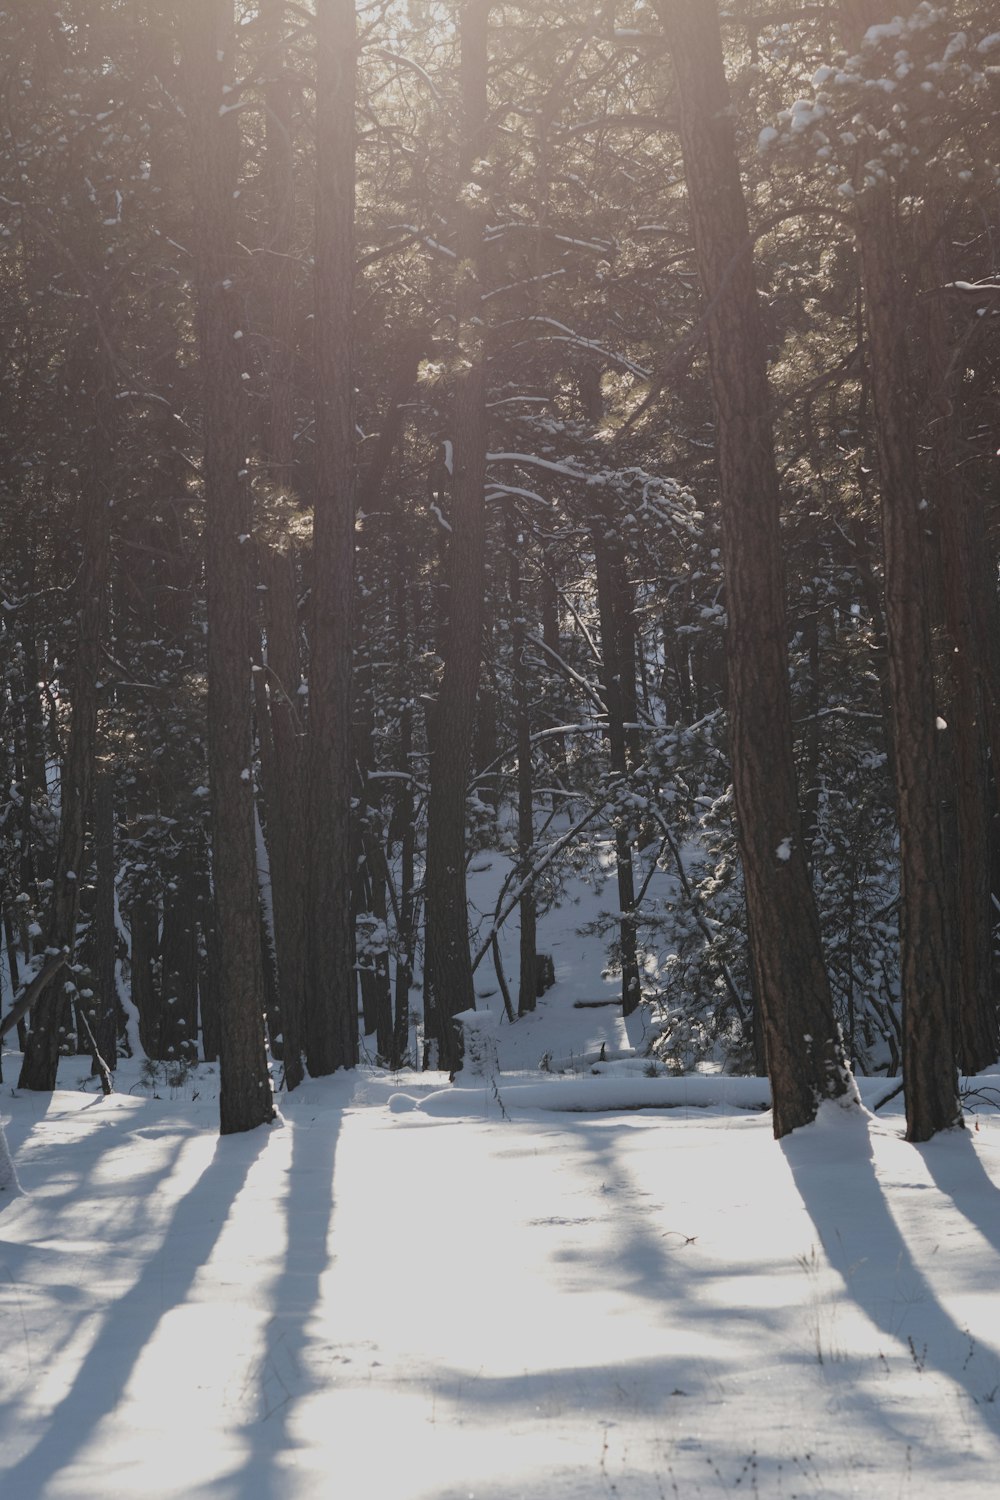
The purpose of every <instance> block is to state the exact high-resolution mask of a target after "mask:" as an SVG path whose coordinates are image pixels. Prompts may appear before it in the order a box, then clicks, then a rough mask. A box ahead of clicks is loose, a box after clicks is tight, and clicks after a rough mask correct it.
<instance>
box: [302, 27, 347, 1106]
mask: <svg viewBox="0 0 1000 1500" xmlns="http://www.w3.org/2000/svg"><path fill="white" fill-rule="evenodd" d="M356 46H357V43H356V38H355V7H354V4H353V0H318V3H317V6H316V182H317V189H316V245H315V320H314V326H315V359H316V493H315V511H314V519H313V563H312V620H311V633H310V642H309V645H310V664H309V751H308V780H307V786H308V790H307V806H308V817H309V829H310V836H311V837H310V845H309V873H308V881H309V885H308V898H307V907H306V909H307V912H308V918H307V934H306V938H307V945H308V947H307V969H306V990H305V1019H306V1064H307V1066H308V1069H309V1072H310V1073H311V1074H312V1075H313V1076H314V1077H316V1076H319V1075H322V1074H327V1073H333V1072H334V1071H335V1070H336V1069H337V1068H350V1067H353V1066H354V1064H355V1063H356V1061H357V1056H358V1009H357V980H356V975H355V971H354V965H353V961H352V955H353V931H352V925H351V887H352V884H353V870H352V858H351V853H352V849H351V788H352V775H353V763H352V751H351V667H352V651H353V630H354V501H355V468H354V356H353V331H352V322H353V304H354V248H353V246H354V136H355V127H354V91H355V63H356V57H355V53H356Z"/></svg>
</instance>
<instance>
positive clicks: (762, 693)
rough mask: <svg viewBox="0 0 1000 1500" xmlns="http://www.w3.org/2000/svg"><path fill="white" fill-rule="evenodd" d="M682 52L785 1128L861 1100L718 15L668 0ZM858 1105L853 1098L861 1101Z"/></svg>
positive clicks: (736, 716) (685, 128) (738, 760)
mask: <svg viewBox="0 0 1000 1500" xmlns="http://www.w3.org/2000/svg"><path fill="white" fill-rule="evenodd" d="M657 8H658V10H659V12H660V15H661V17H662V19H663V22H664V26H665V28H666V33H667V40H668V44H669V46H670V50H671V53H672V56H673V62H674V74H675V78H676V85H677V99H678V105H679V109H680V135H681V145H682V148H683V153H684V166H685V175H686V178H687V188H688V205H689V210H690V214H691V225H692V229H693V232H694V242H695V253H696V257H697V262H698V269H699V274H700V277H701V283H702V291H703V295H704V297H705V299H706V302H707V303H708V311H707V315H706V317H707V325H708V345H709V362H710V366H711V373H712V387H713V392H714V396H715V408H716V422H717V433H718V465H719V488H720V496H721V502H722V542H723V563H724V567H725V576H726V605H727V612H728V637H727V647H728V709H729V724H730V742H731V748H732V761H733V791H734V798H735V804H736V816H737V824H738V831H739V841H740V852H741V855H742V860H743V875H744V883H745V887H746V900H747V909H748V916H749V930H750V937H751V948H752V958H753V967H754V978H755V994H756V998H757V1002H758V1004H759V1007H760V1015H761V1023H762V1029H763V1032H764V1040H765V1045H766V1051H767V1063H768V1072H769V1074H770V1078H771V1087H772V1095H773V1100H774V1132H775V1135H776V1136H782V1135H785V1134H786V1133H787V1132H788V1131H790V1130H794V1129H796V1127H798V1126H800V1125H805V1124H807V1123H808V1122H809V1121H810V1120H812V1119H813V1118H814V1116H815V1114H816V1109H817V1105H818V1103H819V1102H820V1101H821V1100H823V1099H833V1098H842V1097H845V1096H849V1095H850V1094H851V1093H852V1092H853V1085H852V1081H851V1076H850V1071H849V1069H848V1066H847V1062H846V1059H845V1057H844V1052H843V1047H842V1045H841V1042H840V1038H839V1035H838V1031H837V1025H836V1021H835V1019H834V1014H833V1002H832V998H831V995H830V986H829V980H828V977H827V972H826V967H825V964H824V962H823V953H822V948H821V944H820V933H819V919H818V916H817V912H816V904H815V901H814V898H813V892H812V887H811V885H810V882H809V872H808V868H807V866H806V860H805V853H804V851H803V848H802V841H801V837H800V834H799V805H798V796H797V789H796V782H795V763H794V759H793V753H792V718H791V701H790V690H789V681H788V639H787V624H786V618H785V591H784V576H783V559H782V544H781V532H780V524H779V493H778V476H777V470H776V467H775V462H774V451H773V445H772V430H771V403H770V391H769V388H768V381H767V373H766V361H765V344H764V339H763V336H762V330H761V327H760V321H759V315H758V309H757V291H756V286H755V284H754V272H753V257H752V245H751V240H750V234H749V228H748V224H747V214H746V205H745V203H744V199H743V191H742V187H741V184H740V177H739V167H738V162H737V157H736V149H735V141H734V134H733V120H732V107H731V101H730V97H729V89H728V86H727V83H726V77H725V68H724V64H723V53H722V40H721V36H720V32H719V18H718V12H717V10H716V6H715V5H714V4H712V3H710V0H657ZM855 1097H856V1095H855Z"/></svg>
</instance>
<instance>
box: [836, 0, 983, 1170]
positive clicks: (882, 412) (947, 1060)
mask: <svg viewBox="0 0 1000 1500" xmlns="http://www.w3.org/2000/svg"><path fill="white" fill-rule="evenodd" d="M891 14H892V8H891V6H888V7H887V6H885V5H884V4H883V0H850V3H849V4H848V5H847V6H846V9H845V21H846V25H847V28H848V29H847V42H848V45H851V44H857V43H858V42H860V39H861V36H862V35H863V34H864V30H865V29H866V28H867V27H868V26H870V25H871V24H873V23H874V22H877V21H881V20H886V19H887V18H888V17H889V16H891ZM855 204H856V213H855V234H856V238H857V244H858V251H859V255H860V260H861V276H862V283H863V287H864V294H865V319H866V325H867V331H868V358H869V364H870V368H871V378H872V395H873V399H874V406H875V430H876V442H877V448H878V462H879V478H880V488H881V496H882V543H883V554H884V576H885V619H886V632H887V635H888V644H889V682H890V688H891V692H892V707H893V728H894V746H895V767H896V791H897V801H898V813H899V861H900V888H901V905H900V971H901V983H902V994H903V1079H904V1082H905V1084H906V1090H905V1093H906V1135H907V1139H908V1140H911V1141H924V1140H928V1139H929V1138H930V1137H931V1136H932V1135H934V1134H935V1133H936V1132H937V1131H939V1130H946V1129H948V1128H949V1127H951V1126H955V1125H961V1123H962V1112H961V1105H960V1102H959V1098H958V1078H957V1070H956V1066H955V1024H954V1015H953V1010H952V1005H951V995H950V986H949V979H950V977H951V955H950V952H949V945H950V942H951V934H950V932H949V926H948V897H947V892H948V888H949V871H948V867H947V862H946V859H945V849H944V841H943V837H942V829H941V792H942V783H941V776H940V764H939V752H938V746H937V736H938V733H939V731H938V729H937V727H936V720H937V709H936V704H935V693H934V668H933V656H932V651H931V627H930V607H929V591H928V587H927V584H928V580H927V577H926V570H925V566H924V536H923V532H924V529H925V519H924V516H923V513H922V511H921V508H920V503H919V501H920V495H921V476H920V469H919V463H918V459H917V428H916V420H915V414H914V411H913V399H912V394H911V392H912V374H913V366H912V361H911V356H910V350H909V346H908V326H909V323H910V318H911V313H912V296H913V293H912V288H911V287H910V286H909V285H908V283H907V279H906V275H905V260H904V257H903V255H902V253H901V245H900V241H899V234H898V229H897V224H896V217H895V210H894V205H893V201H892V189H891V187H890V185H889V183H888V182H886V181H876V182H874V183H872V184H870V185H868V186H863V187H861V188H859V190H858V192H857V193H856V196H855Z"/></svg>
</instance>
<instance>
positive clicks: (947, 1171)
mask: <svg viewBox="0 0 1000 1500" xmlns="http://www.w3.org/2000/svg"><path fill="white" fill-rule="evenodd" d="M914 1150H916V1151H919V1152H920V1155H921V1156H922V1157H923V1159H924V1165H925V1166H926V1168H927V1170H928V1172H929V1173H930V1175H931V1177H932V1179H933V1181H934V1184H935V1186H936V1187H937V1188H938V1190H939V1191H940V1192H942V1193H943V1194H944V1195H945V1197H946V1198H950V1199H951V1201H952V1202H953V1203H954V1205H955V1207H956V1208H957V1209H958V1211H959V1213H960V1214H962V1215H963V1216H964V1217H965V1218H966V1219H968V1221H969V1223H970V1224H974V1225H975V1227H976V1228H977V1229H978V1230H979V1233H980V1234H981V1235H982V1236H983V1238H984V1239H985V1240H988V1241H989V1243H990V1244H991V1245H992V1246H993V1248H994V1250H995V1251H996V1252H997V1254H998V1255H1000V1186H998V1184H997V1183H995V1182H994V1181H993V1178H992V1177H991V1176H990V1175H989V1173H988V1172H987V1170H986V1168H985V1167H984V1166H983V1164H982V1162H981V1161H980V1159H979V1153H978V1152H977V1150H976V1144H975V1140H974V1138H973V1134H972V1132H971V1131H957V1130H956V1131H949V1133H948V1135H947V1137H946V1138H945V1139H944V1140H934V1141H928V1142H927V1144H926V1145H925V1146H916V1147H914Z"/></svg>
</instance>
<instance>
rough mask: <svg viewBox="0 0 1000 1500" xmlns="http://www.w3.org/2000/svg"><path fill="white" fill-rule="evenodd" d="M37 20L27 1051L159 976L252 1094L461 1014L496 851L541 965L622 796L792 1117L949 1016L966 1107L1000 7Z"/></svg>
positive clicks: (633, 873) (703, 986)
mask: <svg viewBox="0 0 1000 1500" xmlns="http://www.w3.org/2000/svg"><path fill="white" fill-rule="evenodd" d="M0 39H2V46H0V58H2V62H0V68H2V76H3V81H2V88H0V100H2V104H0V129H2V135H0V319H2V324H3V328H4V334H5V342H6V347H7V351H8V353H7V358H6V360H5V362H4V364H3V367H2V369H0V422H2V427H3V434H4V443H3V453H2V457H0V536H2V546H0V592H2V600H0V605H2V608H0V672H2V683H3V689H2V691H3V698H2V715H3V718H2V733H0V761H2V765H0V879H2V891H0V899H2V909H3V925H4V966H3V968H4V972H3V984H4V995H5V997H9V999H10V1000H11V1002H12V1005H11V1008H10V1009H9V1010H8V1012H7V1015H6V1017H5V1020H4V1023H3V1024H4V1026H5V1029H12V1028H13V1027H14V1025H17V1026H18V1027H19V1028H20V1030H21V1042H22V1047H23V1049H24V1054H25V1055H24V1063H23V1066H22V1072H21V1078H20V1083H21V1086H22V1087H25V1088H30V1089H51V1088H52V1087H53V1086H54V1083H55V1076H56V1067H57V1063H58V1058H59V1056H60V1054H62V1053H66V1052H74V1051H76V1050H81V1051H83V1052H88V1051H91V1052H93V1053H94V1054H95V1056H99V1057H100V1058H101V1059H103V1061H104V1062H105V1063H106V1064H108V1065H109V1067H111V1068H113V1066H114V1063H115V1060H116V1055H117V1052H118V1049H119V1048H120V1047H121V1046H122V1045H124V1043H125V1039H126V1038H127V1037H128V1036H129V1035H130V1034H131V1036H132V1042H131V1045H132V1046H135V1045H138V1046H139V1047H141V1049H142V1050H143V1051H144V1052H145V1054H146V1056H147V1057H149V1058H150V1059H152V1060H159V1061H162V1062H165V1063H167V1064H169V1065H170V1066H171V1067H179V1066H183V1065H184V1064H185V1063H190V1062H194V1061H196V1060H198V1059H200V1058H204V1059H207V1060H213V1059H215V1058H217V1057H221V1062H222V1069H223V1088H222V1106H221V1107H222V1126H223V1129H224V1130H226V1131H230V1130H240V1129H244V1128H247V1127H248V1126H251V1125H253V1124H256V1123H258V1122H259V1121H260V1120H262V1119H265V1118H267V1117H268V1115H269V1112H270V1108H271V1103H270V1100H271V1091H270V1083H269V1080H268V1073H267V1055H266V1051H265V1045H266V1044H267V1045H269V1047H270V1051H271V1054H272V1056H273V1057H274V1058H275V1059H276V1060H277V1061H278V1063H279V1064H280V1068H281V1071H282V1077H283V1080H284V1082H285V1084H286V1085H287V1086H288V1087H289V1088H294V1087H295V1085H296V1084H297V1083H298V1082H299V1080H300V1079H301V1078H302V1077H303V1074H304V1072H305V1071H306V1070H307V1071H308V1072H309V1073H310V1074H312V1075H314V1076H317V1075H321V1074H324V1073H329V1072H331V1071H335V1070H336V1069H338V1068H340V1067H344V1066H351V1065H352V1064H353V1063H354V1062H355V1061H356V1060H357V1057H358V1050H359V1046H360V1037H359V1031H360V1033H361V1035H362V1036H367V1037H370V1038H371V1039H372V1041H371V1044H370V1045H371V1048H372V1050H373V1051H374V1052H375V1054H376V1055H377V1057H378V1058H379V1059H380V1060H381V1061H382V1062H384V1063H385V1064H386V1065H387V1066H391V1067H398V1066H399V1065H400V1064H401V1063H402V1062H404V1061H406V1060H408V1061H410V1062H411V1063H415V1064H418V1065H419V1064H420V1063H426V1064H427V1065H430V1066H436V1065H441V1066H444V1067H446V1068H449V1069H452V1070H454V1069H456V1068H457V1067H459V1066H460V1064H461V1055H460V1051H459V1047H458V1032H457V1029H456V1027H455V1025H454V1023H453V1018H454V1016H455V1015H456V1014H459V1013H461V1012H462V1011H464V1010H467V1009H468V1008H470V1007H471V1006H472V1005H473V1004H474V992H473V977H472V976H473V965H474V964H476V963H487V964H489V963H492V962H493V961H494V958H495V957H496V954H497V947H496V944H495V943H493V942H492V941H490V935H489V934H488V937H487V941H486V942H485V943H484V944H483V948H482V950H481V951H477V952H471V951H470V946H469V936H468V921H467V911H466V895H465V870H466V863H467V860H468V859H469V858H474V857H475V853H476V851H477V850H479V849H482V848H484V847H487V846H490V847H498V846H499V847H502V848H505V849H506V850H507V851H508V852H510V853H511V854H512V856H513V858H514V862H515V871H516V874H515V876H514V878H512V880H511V882H510V884H509V886H508V887H507V889H506V890H505V891H504V892H503V893H502V894H501V899H500V902H499V904H498V908H497V913H496V920H497V921H500V920H510V921H512V922H514V921H516V922H518V923H519V924H520V933H521V963H520V971H519V973H518V975H517V976H511V980H510V984H509V985H508V983H507V979H506V976H503V975H502V972H501V973H499V974H498V984H499V985H500V986H501V988H502V989H503V995H504V1000H505V1002H506V1007H507V1009H508V1013H509V1016H510V1018H511V1019H512V1020H515V1019H516V1017H517V1015H518V1014H523V1013H524V1012H525V1011H527V1010H530V1009H531V1008H532V1007H533V1005H534V1002H535V998H536V995H537V992H538V983H539V975H540V969H541V970H542V971H544V964H540V961H539V956H538V955H537V954H536V951H535V950H536V941H535V931H534V922H535V919H536V915H537V912H538V910H539V909H543V908H544V906H545V905H546V904H547V903H552V902H554V901H556V900H558V897H559V892H560V882H561V880H563V879H564V878H565V875H566V873H567V872H569V871H572V872H573V873H574V874H578V873H580V872H581V871H585V870H586V869H587V868H588V866H593V864H594V862H595V861H596V860H597V858H598V855H597V849H598V847H604V846H605V845H606V843H607V841H610V844H611V846H612V847H613V851H614V858H615V862H616V866H617V873H618V885H617V889H618V904H617V906H616V908H615V909H614V910H609V911H608V912H607V913H606V914H605V916H604V918H603V919H602V923H601V925H602V927H603V929H604V930H605V932H606V935H607V961H608V964H609V965H611V966H613V967H615V968H616V969H617V970H618V971H619V972H620V973H621V979H622V1006H623V1009H624V1010H625V1011H626V1012H629V1011H631V1010H634V1009H635V1008H636V1007H637V1006H638V1005H640V1004H642V1005H648V1006H649V1007H650V1008H651V1010H652V1011H653V1012H655V1014H656V1016H657V1023H656V1030H657V1033H658V1035H657V1040H656V1042H655V1047H656V1051H657V1055H658V1057H659V1058H661V1059H662V1060H663V1061H664V1062H665V1063H667V1064H668V1065H669V1066H671V1067H676V1068H679V1069H680V1068H690V1067H693V1066H696V1065H698V1064H699V1063H705V1062H712V1063H713V1064H722V1065H724V1066H725V1067H727V1068H729V1069H734V1070H756V1071H759V1072H764V1071H769V1072H770V1073H771V1076H772V1082H774V1083H776V1084H777V1087H776V1093H775V1102H776V1120H775V1125H776V1129H779V1130H780V1129H787V1128H792V1127H794V1125H795V1124H798V1123H802V1121H803V1120H805V1119H807V1118H809V1117H810V1114H811V1112H812V1111H814V1109H815V1103H816V1099H817V1097H818V1096H820V1095H822V1094H823V1093H824V1092H829V1093H834V1094H836V1093H841V1092H843V1091H844V1090H845V1089H847V1088H848V1087H849V1084H848V1082H847V1077H846V1071H845V1067H844V1064H846V1063H847V1062H850V1063H853V1064H854V1065H855V1066H856V1067H857V1068H858V1070H859V1071H862V1072H872V1071H878V1070H884V1071H886V1072H890V1073H895V1072H896V1071H897V1070H898V1068H899V1065H900V1062H901V1059H902V1060H904V1061H905V1060H906V1058H907V1057H909V1059H910V1064H911V1065H910V1068H909V1070H908V1086H909V1097H908V1100H907V1106H908V1125H909V1130H910V1134H911V1136H913V1137H915V1138H921V1137H925V1136H927V1135H929V1134H932V1133H933V1132H934V1131H935V1130H937V1129H939V1128H942V1126H946V1125H949V1124H951V1123H954V1121H955V1120H956V1119H957V1117H958V1106H957V1097H956V1092H955V1090H956V1068H957V1067H958V1066H960V1067H961V1068H962V1069H963V1070H964V1071H965V1072H975V1071H978V1070H979V1069H981V1068H982V1067H984V1066H986V1065H987V1064H988V1063H991V1062H993V1061H994V1060H995V1058H996V1056H997V1053H998V1050H1000V1049H998V1040H997V1009H996V997H995V978H994V955H993V941H994V940H993V909H994V906H995V901H994V898H993V895H992V891H993V890H994V889H995V887H996V885H997V882H996V881H995V880H994V879H993V877H992V874H991V867H992V865H993V864H994V863H995V856H994V854H993V852H992V851H991V844H993V843H994V842H995V838H994V819H995V795H996V788H995V782H994V778H993V776H992V772H991V765H992V764H995V761H996V756H995V754H993V755H991V749H992V750H994V751H996V752H998V753H1000V717H998V709H1000V675H998V663H1000V655H998V645H1000V636H998V628H1000V624H998V617H997V571H996V562H995V544H996V535H995V523H996V516H995V490H996V481H995V472H996V442H997V439H996V422H995V412H996V378H997V369H996V339H995V326H996V322H995V320H996V317H997V311H998V306H1000V304H998V301H997V296H998V292H1000V283H998V278H997V275H996V258H997V244H996V224H997V189H998V173H1000V161H998V153H997V141H998V135H997V130H996V115H997V104H998V88H1000V21H998V15H997V11H996V7H995V6H992V5H989V4H972V3H970V4H960V3H956V4H949V5H942V6H939V7H935V6H931V5H929V4H926V3H925V4H921V5H919V6H918V7H916V9H914V10H913V11H912V13H907V14H906V15H904V16H902V17H896V16H895V15H894V8H893V6H892V5H891V4H889V5H883V4H881V3H879V0H844V3H842V4H840V5H829V4H814V5H805V6H801V7H795V8H793V9H789V8H788V7H786V6H784V5H780V4H769V3H766V0H757V3H754V4H749V3H743V0H739V3H736V0H734V3H732V4H730V5H729V6H727V7H726V8H725V10H724V12H723V13H722V14H721V16H720V15H718V14H717V12H716V10H715V7H714V6H713V5H711V4H707V3H705V0H697V3H695V0H658V3H657V4H656V5H655V6H649V5H642V4H637V5H635V6H632V5H629V4H627V3H624V0H622V3H618V4H616V5H597V6H587V5H583V4H577V3H575V0H564V3H551V4H548V3H542V0H538V3H535V4H531V5H524V6H515V5H490V4H486V3H485V0H466V3H464V4H461V5H436V4H432V3H421V0H413V3H407V4H392V3H388V0H377V3H373V4H371V5H361V6H357V7H356V6H355V5H354V4H353V0H351V3H345V0H318V3H317V4H315V5H313V6H310V5H299V4H290V3H284V0H266V3H264V0H261V3H259V4H249V3H242V0H240V3H238V4H235V5H234V4H232V3H231V0H178V3H170V4H167V3H157V0H60V3H58V4H57V3H55V0H32V3H27V0H20V3H14V4H7V5H6V6H5V8H4V9H3V11H2V12H0ZM779 505H780V526H779ZM658 867H661V868H663V867H666V868H670V869H671V870H672V871H673V872H674V873H675V874H676V876H677V879H678V883H679V888H680V891H681V894H682V898H683V899H680V900H677V899H673V898H671V899H670V900H669V901H664V900H660V899H654V898H653V897H652V896H651V895H650V892H651V890H652V889H653V876H654V872H655V870H656V869H657V868H658ZM541 977H542V979H543V980H544V972H542V974H541ZM415 983H416V984H418V985H422V987H423V989H422V994H421V993H420V992H419V991H416V990H414V984H415ZM418 996H419V998H418ZM804 1006H805V1007H807V1008H808V1007H812V1008H811V1009H808V1014H807V1011H806V1009H804V1008H803V1007H804ZM359 1009H360V1015H359ZM418 1013H419V1015H418ZM813 1017H815V1020H814V1019H813ZM130 1018H131V1021H132V1024H131V1026H130V1025H129V1021H130ZM418 1019H419V1023H420V1024H419V1026H417V1025H415V1024H414V1023H415V1021H416V1020H418ZM359 1021H360V1026H359ZM807 1026H808V1028H809V1029H808V1031H807V1030H806V1027H807ZM839 1036H842V1038H843V1042H842V1045H841V1043H840V1041H839V1040H838V1037H839ZM96 1066H98V1064H97V1063H95V1067H96Z"/></svg>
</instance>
